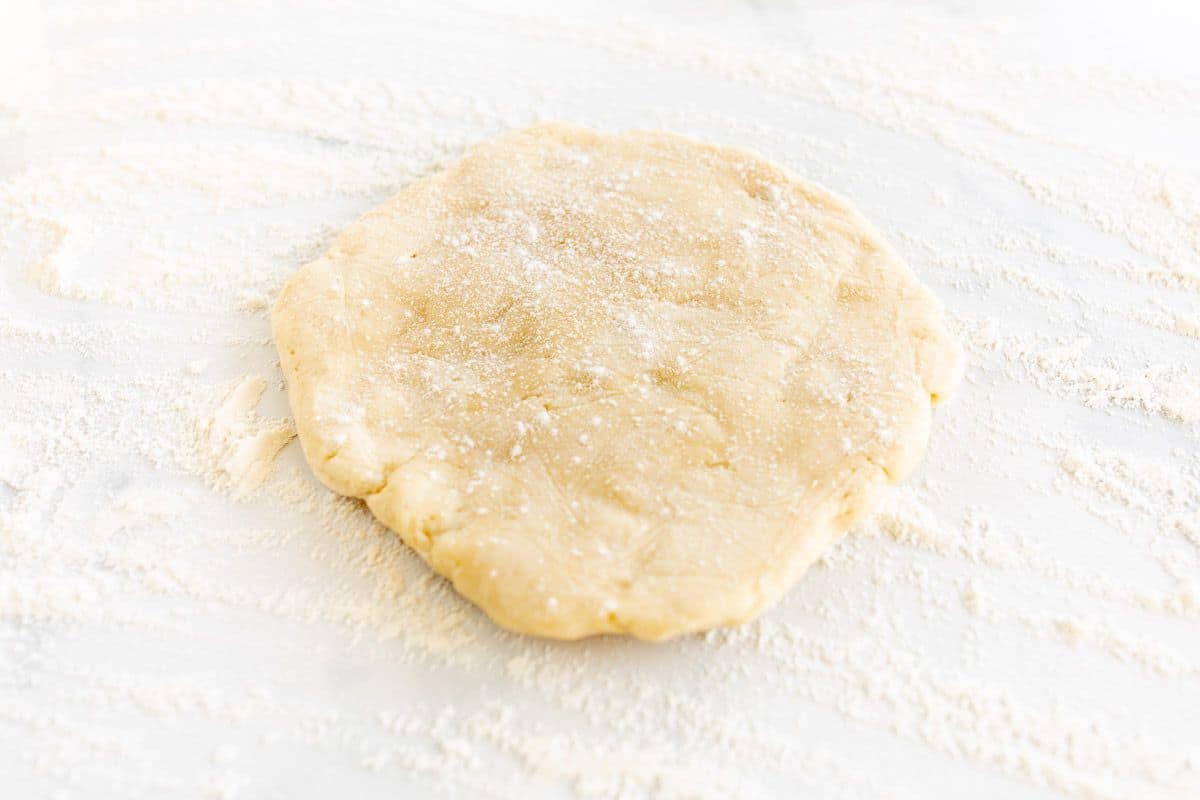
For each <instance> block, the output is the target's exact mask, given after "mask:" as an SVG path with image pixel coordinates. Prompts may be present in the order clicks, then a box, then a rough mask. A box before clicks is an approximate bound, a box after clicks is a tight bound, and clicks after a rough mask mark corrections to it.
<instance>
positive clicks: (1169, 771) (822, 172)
mask: <svg viewBox="0 0 1200 800" xmlns="http://www.w3.org/2000/svg"><path fill="white" fill-rule="evenodd" d="M807 8H808V11H806V12H805V13H804V14H803V15H799V14H794V13H792V12H785V11H781V10H772V9H765V8H755V9H749V8H748V9H746V10H745V11H741V10H738V9H736V8H734V7H731V6H730V7H727V8H725V9H723V10H722V12H721V13H720V14H719V15H718V14H716V13H714V14H712V15H711V18H708V17H700V16H693V15H687V16H684V15H681V14H677V13H674V14H673V13H670V12H667V11H656V10H655V7H651V6H642V7H638V8H630V9H626V10H624V11H623V12H622V13H621V14H619V15H613V14H612V13H611V11H610V10H609V9H608V7H607V6H606V8H605V10H604V12H603V13H601V12H599V11H597V12H595V13H593V12H591V11H586V10H578V9H575V7H573V6H572V7H566V8H564V7H562V6H561V4H560V6H559V7H556V8H555V9H554V11H553V13H549V12H548V11H547V10H546V9H545V8H528V9H523V8H516V9H514V8H513V7H512V6H511V5H510V6H506V8H505V9H504V10H497V9H496V8H495V7H494V4H493V5H491V6H485V5H483V4H480V5H479V6H478V7H455V6H447V7H442V8H439V10H438V12H437V14H436V15H432V14H429V15H426V14H424V13H423V12H421V11H420V10H419V9H417V10H411V11H404V10H399V9H398V8H397V7H396V6H395V5H394V4H389V5H388V6H386V7H381V8H379V9H374V10H373V9H372V8H371V7H370V6H369V5H363V4H359V5H357V6H356V7H355V9H354V14H347V13H342V12H343V11H344V9H342V8H341V7H340V6H339V7H337V8H336V9H335V8H333V7H332V6H324V5H323V4H322V3H321V2H319V0H318V1H317V2H312V3H308V4H305V5H293V6H291V7H290V8H289V15H288V19H287V25H286V26H283V25H281V24H280V18H279V16H278V13H277V11H275V10H274V9H273V8H270V7H266V6H262V7H260V6H231V5H219V6H217V5H207V4H205V3H192V4H189V5H188V6H187V8H185V9H181V8H180V7H179V6H175V5H172V6H170V7H167V6H161V5H158V4H150V5H129V4H123V5H119V6H111V7H107V6H106V7H105V8H103V9H97V8H95V7H93V6H92V5H91V4H78V5H74V4H70V3H65V4H56V5H55V6H54V7H53V8H50V9H48V10H47V11H46V13H45V17H46V24H47V29H46V36H45V39H46V43H47V52H46V53H45V56H44V59H43V60H42V61H38V62H36V63H30V64H28V65H27V66H28V69H27V70H21V71H20V72H21V74H23V75H28V76H30V80H31V81H32V83H31V84H30V89H31V91H30V92H29V94H28V95H26V96H24V97H23V98H19V99H14V98H13V96H12V95H9V94H7V93H6V94H5V95H4V96H3V97H2V98H0V102H3V103H6V104H7V105H5V107H4V110H0V775H3V776H4V779H5V782H4V790H5V794H6V797H7V796H12V797H21V798H24V797H54V796H55V795H56V794H59V795H65V796H68V797H71V796H84V797H89V798H109V797H111V798H128V797H136V796H151V797H155V798H164V797H171V798H174V797H179V798H185V797H186V798H192V797H195V796H196V795H197V794H208V795H211V796H214V797H245V798H259V797H266V798H270V797H284V798H288V799H289V800H291V799H292V798H300V797H314V796H315V797H328V796H337V795H344V794H347V793H349V794H353V795H354V796H356V797H363V798H374V797H379V798H385V797H387V798H391V797H395V796H397V794H401V793H407V794H411V795H413V796H427V795H439V796H440V795H454V794H457V795H459V796H471V797H508V796H514V795H516V796H520V797H563V796H566V797H571V796H581V797H611V796H614V795H619V794H621V793H624V795H625V796H632V797H638V796H656V797H658V796H670V795H672V794H674V795H677V796H678V795H683V796H700V797H719V798H728V797H731V796H750V797H754V796H768V797H771V796H795V795H798V794H799V795H810V796H814V797H835V798H877V797H887V796H893V797H898V798H928V797H938V796H946V797H973V798H989V799H991V798H995V799H997V800H1000V799H1002V800H1011V798H1014V797H1020V798H1053V797H1072V798H1127V797H1138V798H1141V797H1152V798H1191V797H1194V796H1196V794H1197V792H1198V789H1200V786H1198V781H1200V775H1198V772H1200V767H1198V766H1197V763H1198V762H1197V749H1198V747H1200V741H1198V739H1197V731H1200V635H1197V633H1198V626H1200V597H1198V596H1200V589H1198V587H1197V583H1196V575H1197V574H1198V572H1200V545H1198V544H1197V543H1198V542H1200V533H1198V526H1200V456H1198V455H1197V450H1200V447H1198V439H1197V423H1198V422H1200V392H1198V385H1200V376H1198V375H1197V367H1196V358H1195V354H1196V351H1197V347H1198V346H1200V338H1197V336H1198V332H1200V324H1198V321H1200V278H1198V277H1197V258H1198V256H1197V247H1198V246H1200V245H1198V242H1200V223H1198V221H1197V216H1196V214H1197V208H1200V199H1198V196H1200V188H1198V187H1200V182H1198V180H1197V171H1198V168H1200V165H1198V164H1197V163H1196V152H1195V145H1194V143H1195V141H1197V140H1198V139H1200V120H1197V119H1196V114H1197V109H1200V98H1198V97H1197V96H1196V93H1197V90H1196V88H1195V87H1196V85H1197V83H1196V80H1195V77H1194V73H1192V72H1187V69H1188V68H1189V67H1188V65H1189V64H1193V65H1194V56H1193V55H1192V54H1193V53H1194V46H1193V42H1192V41H1191V39H1192V38H1193V37H1192V31H1194V30H1195V25H1194V23H1191V22H1188V21H1186V20H1182V19H1181V20H1174V21H1172V20H1164V19H1163V17H1162V16H1161V15H1157V14H1148V13H1146V12H1145V10H1144V9H1142V8H1141V7H1138V8H1132V9H1129V10H1128V11H1126V10H1124V9H1121V8H1115V7H1114V8H1113V9H1108V10H1104V9H1093V12H1094V13H1089V14H1087V15H1083V16H1080V15H1078V14H1075V13H1071V12H1069V11H1065V10H1061V11H1060V10H1056V9H1055V8H1052V7H1050V6H1048V5H1047V6H1045V7H1042V8H1039V9H1024V10H1023V11H1022V13H1021V14H1012V13H1010V12H1009V11H1007V10H1003V9H998V10H996V11H995V12H987V13H989V14H994V16H981V15H980V12H978V11H973V10H971V9H967V8H960V9H957V10H956V11H955V12H954V13H953V14H948V13H943V12H940V11H938V10H936V9H933V8H931V7H920V8H916V7H913V6H912V5H909V4H905V5H904V6H903V7H897V8H895V9H894V10H893V9H892V8H891V7H890V6H888V5H885V4H874V3H872V4H868V5H865V6H864V5H863V4H855V6H854V7H853V8H846V9H843V8H841V7H840V5H839V4H832V3H831V4H829V5H828V6H827V7H824V8H821V7H819V6H815V5H810V6H808V7H807ZM572 9H575V10H572ZM6 11H7V9H6ZM12 19H13V17H12V16H11V15H8V16H6V17H5V24H6V25H9V24H11V23H12ZM6 33H7V30H6ZM0 36H2V35H0ZM26 41H34V38H33V37H30V38H29V39H27V40H26ZM12 55H13V51H6V52H5V53H4V56H3V59H8V58H10V57H11V56H12ZM498 65H502V68H500V67H499V66H498ZM51 71H53V72H51ZM39 75H40V76H43V77H44V78H45V80H43V81H42V82H41V83H40V84H39V83H38V82H37V81H38V76H39ZM51 75H53V80H50V76H51ZM6 88H7V87H6ZM539 119H566V120H572V121H575V122H578V123H580V124H585V125H588V126H591V127H595V128H600V129H604V130H628V129H630V128H634V127H653V128H658V129H663V130H675V131H680V132H684V133H687V134H689V135H691V136H695V137H697V138H700V139H703V140H707V141H714V142H742V143H745V144H746V145H747V146H749V147H752V148H753V149H754V150H756V151H757V152H760V153H762V154H763V155H764V157H766V158H768V159H770V160H771V161H772V162H776V163H779V164H781V165H782V166H784V167H786V168H787V169H788V170H789V171H790V172H792V173H794V174H797V175H803V176H805V177H806V178H809V179H811V180H813V181H814V182H816V183H819V184H821V185H824V186H828V187H830V188H831V189H833V190H834V191H836V192H838V193H839V194H841V195H843V196H846V197H851V198H853V199H854V201H855V204H856V205H857V206H858V207H859V208H860V209H861V210H862V212H863V214H864V216H866V217H867V218H868V219H870V220H871V222H872V223H873V224H875V225H876V226H877V227H878V228H879V230H880V233H881V234H882V236H883V238H884V239H885V240H886V241H887V242H889V243H890V244H891V245H892V246H893V247H895V249H896V250H897V252H898V253H899V254H900V256H901V257H902V258H903V260H904V261H905V262H906V263H907V264H908V265H909V266H910V267H912V269H913V271H914V272H915V273H916V274H917V275H918V276H919V277H920V279H921V281H922V283H924V284H926V285H928V286H929V287H930V288H931V289H932V290H933V291H934V293H935V294H936V295H937V296H938V297H940V298H942V299H943V300H944V302H945V306H946V308H947V309H948V310H949V316H948V320H947V322H948V326H949V328H950V330H951V332H952V333H953V334H954V335H955V336H956V338H959V339H960V340H961V341H962V342H963V344H964V347H965V348H966V350H967V359H966V361H967V365H968V366H967V374H966V377H965V381H964V384H963V386H962V388H961V390H960V391H959V392H958V394H957V396H956V397H955V399H954V400H953V401H952V402H950V403H947V404H946V405H945V406H944V407H942V408H939V409H938V411H937V414H936V424H935V425H934V427H933V430H932V435H931V437H930V440H929V451H928V453H927V455H926V457H925V459H924V461H923V462H922V463H921V465H920V466H919V468H918V469H917V471H916V472H915V473H914V474H913V475H912V477H911V478H910V479H909V481H908V482H906V483H905V484H904V485H903V486H900V487H898V488H897V489H896V490H895V491H894V492H892V494H891V495H890V496H889V497H888V498H887V499H885V500H884V501H883V503H882V505H881V508H880V512H879V514H878V516H876V517H875V520H874V522H872V523H866V524H862V525H859V526H858V527H857V528H855V529H854V530H853V531H852V532H851V533H850V534H848V535H847V536H845V537H843V538H842V539H841V541H840V542H838V543H837V544H836V545H834V546H833V547H832V548H831V549H830V550H829V551H828V552H827V554H826V556H825V557H824V558H823V559H821V560H820V561H818V562H817V563H816V564H814V565H813V566H812V567H810V568H809V570H808V571H807V572H806V573H805V575H804V578H803V579H802V580H801V581H799V582H798V583H797V584H796V585H795V587H794V588H793V589H792V590H791V591H790V592H788V593H787V594H786V595H785V596H784V598H783V599H782V600H781V601H780V603H779V604H778V605H777V606H776V607H775V608H773V609H772V610H770V611H768V612H766V613H764V614H763V615H762V616H760V617H759V618H758V619H757V620H755V621H753V622H751V623H748V624H746V625H744V626H742V627H739V628H736V629H733V630H731V631H719V632H714V633H711V634H706V635H691V636H681V637H679V638H677V639H675V640H672V641H670V642H667V643H665V644H654V645H649V644H644V643H640V642H636V641H632V640H630V639H628V638H627V637H598V638H594V639H589V640H586V641H583V642H574V643H551V642H546V641H542V640H536V639H532V638H529V637H520V636H514V635H511V634H508V633H505V632H504V631H502V630H500V629H499V628H498V627H497V626H496V625H494V624H493V623H492V622H491V621H490V620H489V619H487V617H486V616H484V615H483V614H482V613H480V612H479V611H478V610H477V609H476V608H475V607H474V606H473V605H472V604H471V603H469V602H467V601H465V600H463V599H462V598H461V597H460V596H459V595H458V594H457V593H455V592H454V591H453V590H452V589H451V588H450V587H449V585H448V583H447V582H446V581H444V580H443V579H441V578H438V577H437V576H434V575H431V573H430V570H429V568H428V567H427V566H426V565H425V564H424V563H423V562H422V561H421V559H420V558H419V557H418V556H417V555H415V554H414V553H413V552H412V551H411V550H410V549H409V548H408V547H407V546H405V545H404V544H403V543H402V542H400V541H399V537H398V536H397V535H396V534H395V533H393V532H392V531H390V530H388V529H386V528H385V527H384V526H382V525H379V524H377V523H376V522H375V521H374V519H373V517H372V515H371V514H370V512H369V511H368V510H367V509H365V508H364V507H363V506H362V504H361V503H359V502H358V501H354V500H349V499H346V498H340V497H338V496H337V495H336V494H335V493H333V492H331V491H329V490H328V489H327V488H326V487H325V486H323V485H322V484H320V483H319V482H318V481H317V480H316V479H315V478H314V477H313V474H312V471H311V470H310V469H309V467H308V465H307V464H306V463H305V461H304V459H303V456H302V454H301V452H300V447H299V445H298V444H297V443H295V442H294V441H293V442H292V443H290V444H286V445H284V444H283V443H284V442H287V440H288V437H289V436H290V434H291V429H290V427H289V422H288V420H289V418H290V417H291V414H290V413H289V410H288V405H287V398H286V395H285V394H284V392H283V385H282V383H283V375H282V373H281V372H280V371H279V368H278V366H277V364H276V361H277V358H278V355H277V353H276V350H275V346H274V343H273V342H272V340H271V332H270V323H269V304H270V302H271V300H272V299H273V298H274V297H276V296H277V295H278V293H279V292H280V290H281V288H282V286H283V285H284V283H285V282H286V281H287V280H288V278H289V277H290V276H292V275H293V274H295V272H296V270H297V269H298V268H299V267H300V266H301V265H303V264H306V263H308V262H311V261H313V260H315V259H317V258H319V257H320V256H321V254H322V253H324V252H326V251H327V250H328V249H329V248H330V247H331V246H332V245H333V244H334V242H335V240H336V237H337V234H338V232H339V231H341V230H343V229H345V228H346V227H347V226H349V225H351V224H352V223H353V222H354V220H355V219H357V218H358V217H359V216H361V215H362V214H363V213H365V212H366V211H369V210H370V209H372V208H375V207H377V206H378V205H379V204H381V203H383V202H385V201H386V200H387V199H388V198H389V197H392V196H393V195H395V194H396V193H397V192H398V191H399V190H400V189H401V188H402V187H404V186H407V185H409V184H411V183H413V182H414V181H417V180H420V179H421V178H422V177H426V176H429V175H432V174H434V173H436V172H437V171H438V170H440V169H444V168H445V167H446V166H448V165H450V164H452V163H453V162H454V161H455V160H457V159H458V158H460V157H461V156H462V154H463V153H464V152H465V149H466V147H467V146H468V145H469V144H471V143H472V142H477V141H481V140H484V139H487V138H488V137H491V136H494V135H497V134H499V133H501V132H502V131H505V130H509V129H512V128H519V127H522V126H526V125H530V124H533V123H534V122H536V121H537V120H539ZM281 446H282V449H278V448H280V447H281ZM277 449H278V450H277Z"/></svg>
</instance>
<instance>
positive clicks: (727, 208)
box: [272, 124, 960, 639]
mask: <svg viewBox="0 0 1200 800" xmlns="http://www.w3.org/2000/svg"><path fill="white" fill-rule="evenodd" d="M272 323H273V329H274V335H275V341H276V343H277V345H278V347H279V352H280V356H281V360H282V364H283V368H284V372H285V373H286V375H287V380H288V390H289V396H290V401H291V405H292V409H293V411H294V413H295V416H296V424H297V429H298V431H299V437H300V441H301V444H302V446H303V448H304V453H305V455H306V457H307V458H308V461H309V463H310V464H311V465H312V468H313V470H314V471H315V472H316V474H317V475H318V476H319V477H320V478H321V480H322V481H324V482H325V483H326V484H327V485H328V486H329V487H330V488H332V489H333V490H335V491H337V492H340V493H342V494H345V495H351V496H354V497H360V498H363V499H364V500H365V501H366V503H367V505H368V506H369V507H370V509H371V511H372V512H374V514H375V515H376V516H377V517H378V518H379V519H380V520H381V521H382V522H383V523H384V524H385V525H387V526H388V527H389V528H391V529H393V530H395V531H396V532H398V533H399V534H400V536H401V537H403V539H404V541H405V542H407V543H408V544H409V545H410V546H412V547H413V548H414V549H415V550H416V551H417V552H418V553H420V554H421V555H422V556H423V557H424V558H425V560H426V561H428V562H429V564H430V565H431V566H432V567H433V569H435V570H436V571H437V572H439V573H440V574H442V575H444V576H446V577H447V578H449V579H450V580H451V581H453V583H454V586H455V587H456V588H457V589H458V591H459V592H461V593H462V594H463V595H465V596H466V597H468V598H469V599H471V600H472V601H474V602H475V603H477V604H478V605H479V606H480V608H482V609H483V610H484V611H485V612H487V614H488V615H489V616H491V617H492V618H493V619H494V620H495V621H496V622H498V623H499V624H501V625H503V626H504V627H506V628H510V629H512V630H515V631H521V632H526V633H533V634H538V635H541V636H551V637H557V638H564V639H572V638H577V637H581V636H586V635H589V634H595V633H603V632H609V631H612V632H623V633H629V634H632V635H634V636H637V637H640V638H644V639H662V638H665V637H669V636H673V635H676V634H680V633H684V632H687V631H695V630H700V629H704V628H709V627H712V626H716V625H725V624H733V623H738V622H742V621H745V620H747V619H750V618H751V617H753V616H754V615H755V614H757V613H758V612H759V611H761V610H762V609H763V608H764V607H765V606H767V605H769V604H771V603H773V602H775V601H776V600H778V599H779V597H780V596H781V595H782V594H783V593H784V592H785V591H786V590H787V588H788V587H789V586H790V585H791V584H792V583H793V582H794V581H795V580H796V579H797V578H798V577H799V575H800V574H801V573H802V572H803V570H804V569H805V568H806V567H807V566H808V565H809V564H811V563H812V562H813V561H814V560H816V559H817V558H818V557H819V556H820V555H821V553H822V552H823V551H824V550H825V549H826V548H827V547H828V546H829V545H830V544H831V543H832V542H833V541H834V540H835V539H837V538H838V537H839V536H840V535H842V534H843V533H844V532H845V531H846V530H847V528H849V527H850V526H851V525H853V524H854V522H855V521H856V520H858V519H859V518H860V517H861V516H862V515H863V514H864V513H866V512H869V511H870V510H871V509H872V508H873V506H874V505H875V502H876V500H877V498H878V497H879V495H880V493H881V492H882V491H883V490H884V488H885V487H886V486H887V485H888V484H889V483H894V482H896V481H899V480H901V479H902V478H904V477H905V476H907V475H908V474H909V473H910V472H911V471H912V469H913V467H914V466H915V465H916V463H917V461H918V460H919V459H920V457H921V454H922V452H923V450H924V448H925V443H926V440H927V438H928V432H929V423H930V408H931V406H932V405H933V404H934V403H936V402H937V401H938V399H939V398H942V397H945V396H946V394H947V392H949V391H950V390H951V389H952V388H953V386H954V385H955V383H956V382H957V379H958V374H959V369H960V366H959V365H960V355H959V348H958V346H957V345H956V343H955V342H954V341H953V340H952V339H951V338H950V337H949V336H948V334H947V332H946V330H945V327H944V324H943V322H942V316H941V311H940V309H939V306H938V304H937V302H936V301H935V300H934V299H933V297H932V296H931V295H930V294H929V293H928V292H927V291H926V290H925V289H924V288H922V287H921V286H920V285H919V283H918V282H917V279H916V277H915V276H914V275H913V273H912V272H911V271H910V270H909V269H908V268H907V267H906V266H905V265H904V264H903V263H901V262H900V261H899V260H898V259H897V257H896V256H895V255H894V254H893V253H892V252H891V250H889V249H888V248H887V247H886V246H885V245H884V244H883V243H882V242H881V241H880V239H879V237H878V235H877V234H876V233H875V232H874V230H873V229H872V228H871V227H870V225H868V224H867V222H866V221H865V220H864V219H863V218H862V217H861V216H860V215H859V214H858V213H857V212H856V211H855V210H854V209H853V208H852V207H851V206H850V205H849V204H847V203H846V202H844V201H842V200H840V199H838V198H836V197H834V196H832V195H831V194H830V193H828V192H827V191H825V190H823V189H821V188H819V187H817V186H814V185H812V184H810V183H807V182H805V181H802V180H800V179H798V178H796V177H795V176H793V175H790V174H788V173H787V172H785V171H784V170H782V169H780V168H778V167H775V166H772V165H771V164H769V163H767V162H766V161H764V160H763V159H762V158H760V157H758V156H757V155H755V154H753V153H750V152H747V151H745V150H739V149H732V148H727V147H714V146H710V145H706V144H701V143H699V142H696V141H693V140H690V139H687V138H684V137H681V136H677V135H673V134H666V133H657V132H637V133H628V134H621V135H609V134H603V133H597V132H593V131H590V130H586V129H582V128H576V127H571V126H566V125H559V124H553V125H549V124H548V125H538V126H535V127H532V128H528V129H525V130H520V131H516V132H513V133H509V134H506V135H504V136H501V137H499V138H496V139H493V140H491V141H488V142H484V143H482V144H479V145H477V146H475V147H474V148H472V149H471V150H470V151H469V152H468V153H467V154H466V156H465V157H464V158H463V159H462V160H460V161H459V162H458V163H456V164H454V165H453V166H451V167H450V168H449V169H446V170H445V171H443V172H440V173H438V174H436V175H433V176H431V177H428V178H425V179H423V180H420V181H417V182H416V183H413V184H412V185H410V186H408V187H407V188H405V189H404V190H403V191H401V192H400V193H399V194H397V195H396V196H395V197H393V198H392V199H390V200H388V201H387V202H386V203H384V204H383V205H382V206H380V207H379V208H377V209H375V210H374V211H372V212H370V213H369V214H367V215H366V216H364V217H362V218H361V219H359V220H358V221H357V222H355V223H354V224H353V225H351V226H350V227H349V228H348V229H346V231H345V232H343V233H342V234H341V235H340V236H339V237H338V238H337V241H336V242H335V244H334V245H333V247H332V249H330V251H329V252H328V253H327V254H326V255H325V256H324V257H322V258H320V259H318V260H317V261H314V262H313V263H311V264H308V265H307V266H305V267H304V268H303V269H302V270H301V271H300V272H299V273H297V274H296V275H295V276H294V277H293V278H292V279H291V280H290V282H289V283H288V284H287V286H286V288H285V289H284V291H283V293H282V296H281V297H280V299H279V301H278V303H277V305H276V306H275V309H274V313H273V319H272Z"/></svg>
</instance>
